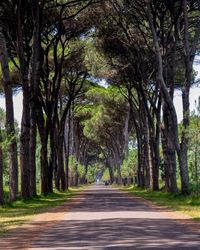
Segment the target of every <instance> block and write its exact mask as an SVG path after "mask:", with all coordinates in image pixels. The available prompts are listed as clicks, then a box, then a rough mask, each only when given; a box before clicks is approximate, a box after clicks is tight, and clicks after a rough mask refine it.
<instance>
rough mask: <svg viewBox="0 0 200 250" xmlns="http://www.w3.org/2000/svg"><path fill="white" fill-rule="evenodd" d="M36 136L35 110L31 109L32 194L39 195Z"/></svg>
mask: <svg viewBox="0 0 200 250" xmlns="http://www.w3.org/2000/svg"><path fill="white" fill-rule="evenodd" d="M36 137H37V126H36V117H35V110H34V109H31V128H30V163H29V165H30V195H31V196H35V195H37V189H36Z"/></svg>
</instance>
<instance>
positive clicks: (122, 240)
mask: <svg viewBox="0 0 200 250" xmlns="http://www.w3.org/2000/svg"><path fill="white" fill-rule="evenodd" d="M78 199H79V200H78V201H77V200H76V199H74V201H71V202H69V203H67V204H66V207H65V206H64V207H63V208H62V210H66V211H67V210H68V209H69V207H70V208H71V209H70V211H69V212H67V213H65V215H64V218H63V219H62V220H61V221H54V222H51V217H52V216H54V217H55V215H56V213H57V212H58V211H52V212H51V213H49V219H50V221H37V222H33V223H31V227H30V228H26V229H20V230H19V231H16V232H15V234H14V236H13V234H11V235H10V236H8V237H7V238H4V239H3V240H4V242H2V243H1V242H0V249H4V250H11V249H27V248H28V247H27V246H28V245H29V246H30V245H31V244H30V243H31V241H32V240H34V242H33V244H32V245H31V247H29V248H28V249H32V250H39V249H40V250H45V249H49V250H52V249H54V250H63V249H87V250H90V249H117V250H119V249H122V250H126V249H131V250H132V249H151V250H153V249H172V250H177V249H191V250H196V249H200V233H198V232H199V231H196V232H195V231H194V230H191V229H190V227H188V221H189V220H185V219H182V220H181V223H180V220H178V221H177V220H174V219H173V218H170V217H168V216H167V215H166V210H163V209H156V208H155V207H154V208H153V207H152V206H150V205H149V204H148V203H146V202H144V201H143V200H142V199H140V198H134V197H130V196H129V195H127V194H124V193H122V192H119V191H118V190H116V189H111V188H105V187H101V186H100V187H99V186H97V187H91V188H89V189H88V190H87V191H85V193H84V196H81V197H79V198H78ZM55 218H56V217H55ZM185 224H186V225H185ZM11 243H14V244H11Z"/></svg>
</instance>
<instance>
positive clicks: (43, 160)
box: [36, 103, 49, 195]
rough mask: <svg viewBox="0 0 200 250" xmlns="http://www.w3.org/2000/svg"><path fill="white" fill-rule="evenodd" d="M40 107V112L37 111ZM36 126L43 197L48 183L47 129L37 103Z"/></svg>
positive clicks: (47, 188)
mask: <svg viewBox="0 0 200 250" xmlns="http://www.w3.org/2000/svg"><path fill="white" fill-rule="evenodd" d="M39 107H40V110H39ZM36 117H37V125H38V130H39V134H40V142H41V150H40V165H41V192H42V194H44V195H47V194H48V193H49V183H48V174H49V172H48V153H47V143H48V133H49V130H48V129H49V128H48V124H46V128H45V121H44V117H43V110H42V107H41V105H40V106H39V103H38V105H37V109H36Z"/></svg>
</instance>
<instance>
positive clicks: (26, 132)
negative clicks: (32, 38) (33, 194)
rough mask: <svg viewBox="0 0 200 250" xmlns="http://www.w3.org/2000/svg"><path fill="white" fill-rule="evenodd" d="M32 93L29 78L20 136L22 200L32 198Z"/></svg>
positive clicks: (26, 82)
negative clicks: (30, 143) (30, 147)
mask: <svg viewBox="0 0 200 250" xmlns="http://www.w3.org/2000/svg"><path fill="white" fill-rule="evenodd" d="M29 142H30V91H29V87H28V77H27V78H25V76H24V80H23V112H22V123H21V136H20V162H21V194H22V198H24V199H26V198H29V197H30V165H29V163H30V152H29Z"/></svg>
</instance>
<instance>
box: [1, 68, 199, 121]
mask: <svg viewBox="0 0 200 250" xmlns="http://www.w3.org/2000/svg"><path fill="white" fill-rule="evenodd" d="M194 68H195V70H196V71H197V72H198V74H197V79H200V65H196V64H195V65H194ZM199 96H200V85H199V87H192V88H191V90H190V111H193V110H195V100H196V101H197V100H198V97H199ZM22 97H23V96H22V92H19V93H18V94H17V95H14V97H13V102H14V116H15V119H16V120H17V121H18V123H19V126H20V124H21V117H22V99H23V98H22ZM174 105H175V108H176V112H177V118H178V122H181V120H182V98H181V91H180V90H179V91H178V90H176V92H175V97H174ZM0 107H1V108H3V109H4V110H5V99H4V98H3V97H0Z"/></svg>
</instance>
